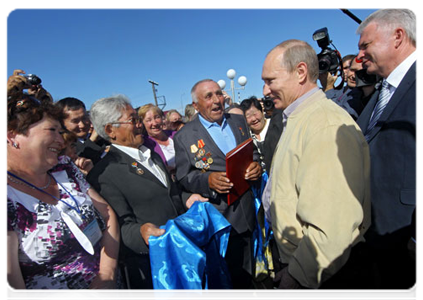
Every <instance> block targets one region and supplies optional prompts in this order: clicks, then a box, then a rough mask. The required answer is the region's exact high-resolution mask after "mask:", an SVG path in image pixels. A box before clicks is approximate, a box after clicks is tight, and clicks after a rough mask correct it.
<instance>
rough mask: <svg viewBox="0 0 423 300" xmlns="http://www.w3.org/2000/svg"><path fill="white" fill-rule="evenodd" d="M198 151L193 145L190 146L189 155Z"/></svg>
mask: <svg viewBox="0 0 423 300" xmlns="http://www.w3.org/2000/svg"><path fill="white" fill-rule="evenodd" d="M197 151H198V148H197V146H196V145H195V144H192V145H191V153H196V152H197Z"/></svg>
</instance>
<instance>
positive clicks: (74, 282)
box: [7, 156, 105, 289]
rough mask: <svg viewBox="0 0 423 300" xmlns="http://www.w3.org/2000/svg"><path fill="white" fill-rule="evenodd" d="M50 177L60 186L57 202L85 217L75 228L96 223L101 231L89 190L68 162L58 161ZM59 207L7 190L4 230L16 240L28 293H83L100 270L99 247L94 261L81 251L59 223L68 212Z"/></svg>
mask: <svg viewBox="0 0 423 300" xmlns="http://www.w3.org/2000/svg"><path fill="white" fill-rule="evenodd" d="M50 173H51V175H52V176H53V177H54V178H55V179H56V181H57V182H59V183H60V184H58V187H59V190H60V199H61V200H62V201H65V202H66V203H68V204H70V205H72V206H74V207H75V204H74V201H75V200H76V201H77V203H78V207H79V210H80V212H81V214H82V216H83V217H82V218H81V219H80V220H81V221H82V224H81V223H79V226H78V227H79V228H80V229H81V230H82V231H83V230H84V228H86V227H87V226H88V225H89V224H91V222H92V221H95V220H96V221H97V222H98V223H99V225H100V228H101V230H103V229H104V228H105V226H104V222H103V220H102V218H101V216H100V214H99V213H98V212H97V211H96V209H95V208H94V206H93V203H92V200H91V198H90V197H89V196H88V195H87V191H88V189H89V188H90V185H89V184H88V183H87V182H86V181H85V179H84V177H83V175H82V173H81V172H80V171H79V169H78V168H77V167H76V166H75V165H74V164H73V163H72V162H71V161H70V159H69V158H68V157H67V156H63V157H60V159H59V164H58V165H57V166H56V167H55V168H53V169H52V170H51V171H50ZM68 192H69V193H71V194H72V196H73V199H75V200H73V199H72V197H70V196H69V193H68ZM62 201H60V202H59V204H60V205H59V204H58V205H50V204H46V203H44V202H41V201H40V200H38V199H36V198H34V197H32V196H30V195H28V194H26V193H23V192H21V191H19V190H17V189H15V188H13V187H11V186H9V185H8V186H7V215H8V216H7V230H8V231H15V232H16V233H17V235H18V240H19V250H18V251H19V254H18V256H19V264H20V268H21V272H22V275H23V278H24V281H25V285H26V288H27V289H85V288H88V287H89V285H90V284H91V282H92V280H93V279H94V278H95V276H96V274H97V272H98V270H99V263H100V243H99V242H97V243H96V244H95V245H94V250H95V253H94V255H90V254H89V253H88V252H87V251H85V250H84V248H83V247H82V246H81V245H80V244H79V242H78V241H77V240H76V238H75V236H74V235H73V233H72V232H71V231H70V230H69V227H68V226H67V225H66V223H65V222H64V221H63V220H62V218H61V215H60V211H61V210H66V209H67V210H68V211H69V209H68V208H66V207H67V205H66V204H63V203H62ZM73 213H75V212H73Z"/></svg>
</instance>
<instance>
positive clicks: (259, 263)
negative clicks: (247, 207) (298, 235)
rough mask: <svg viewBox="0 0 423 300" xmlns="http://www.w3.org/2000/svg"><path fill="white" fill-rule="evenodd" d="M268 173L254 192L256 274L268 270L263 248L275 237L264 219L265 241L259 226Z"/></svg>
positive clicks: (253, 188) (263, 176)
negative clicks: (262, 269)
mask: <svg viewBox="0 0 423 300" xmlns="http://www.w3.org/2000/svg"><path fill="white" fill-rule="evenodd" d="M268 178H269V177H268V175H267V172H264V173H263V174H262V177H261V182H260V185H253V186H252V191H253V194H254V206H255V211H256V222H257V226H256V229H255V230H254V232H253V242H254V258H255V260H256V273H257V272H259V270H257V268H260V267H261V268H265V269H268V266H269V262H268V261H267V258H266V256H265V254H264V252H263V248H264V247H267V246H268V244H269V241H270V239H271V238H272V237H273V232H272V230H271V229H270V226H269V223H268V222H267V221H266V219H264V229H265V240H264V241H263V236H262V234H261V230H262V225H260V224H259V222H258V218H257V214H258V212H259V209H260V207H261V205H262V203H261V196H262V194H263V191H264V188H265V186H266V183H267V181H268Z"/></svg>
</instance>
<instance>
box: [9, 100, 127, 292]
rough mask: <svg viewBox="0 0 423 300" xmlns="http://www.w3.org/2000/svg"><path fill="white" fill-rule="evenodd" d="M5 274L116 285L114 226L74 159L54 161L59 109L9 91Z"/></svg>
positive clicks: (37, 281) (20, 279)
mask: <svg viewBox="0 0 423 300" xmlns="http://www.w3.org/2000/svg"><path fill="white" fill-rule="evenodd" d="M7 108H8V120H7V215H8V218H7V248H8V251H7V255H8V257H7V275H8V281H9V284H10V285H11V286H12V287H13V288H34V289H42V288H46V289H80V288H115V280H116V269H117V257H118V251H119V227H118V223H117V219H116V216H115V214H114V213H113V211H112V209H111V208H110V206H108V204H107V202H106V201H105V200H104V199H103V198H102V197H101V196H100V195H99V194H98V193H97V192H96V191H94V190H93V189H92V188H91V187H90V185H89V184H88V183H87V182H86V181H85V180H84V177H83V175H82V173H81V172H80V171H79V170H78V168H77V167H76V166H75V165H74V164H68V163H59V161H58V155H59V153H60V151H61V150H62V148H63V146H64V141H63V138H62V136H61V131H62V126H61V124H60V122H59V121H58V120H59V118H60V117H61V111H60V110H58V109H57V108H56V107H55V106H53V104H51V103H50V102H43V103H41V102H40V101H38V100H37V99H35V98H33V97H30V96H28V95H23V94H20V95H19V94H14V96H11V97H9V98H8V103H7Z"/></svg>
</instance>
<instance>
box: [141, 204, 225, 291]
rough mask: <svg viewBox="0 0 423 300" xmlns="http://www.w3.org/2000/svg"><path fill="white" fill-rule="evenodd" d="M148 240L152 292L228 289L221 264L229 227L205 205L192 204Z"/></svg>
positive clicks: (223, 261) (210, 206)
mask: <svg viewBox="0 0 423 300" xmlns="http://www.w3.org/2000/svg"><path fill="white" fill-rule="evenodd" d="M160 228H163V229H165V230H166V232H165V234H163V235H162V236H159V237H155V236H151V237H150V239H149V247H150V263H151V273H152V277H153V286H154V288H155V289H228V288H231V287H232V286H231V280H230V275H229V272H228V269H227V266H226V262H225V258H224V257H225V254H226V248H227V246H228V240H229V233H230V231H231V225H230V223H229V222H228V221H227V220H226V219H225V217H224V216H223V215H222V214H221V213H219V211H218V210H217V209H216V208H214V207H213V205H211V204H210V203H208V202H198V201H197V202H194V204H193V205H192V206H191V208H190V209H189V210H188V211H187V212H186V213H185V214H183V215H180V216H179V217H177V218H175V219H173V220H169V221H168V222H167V223H166V225H165V226H161V227H160Z"/></svg>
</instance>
